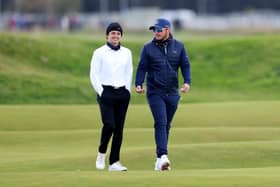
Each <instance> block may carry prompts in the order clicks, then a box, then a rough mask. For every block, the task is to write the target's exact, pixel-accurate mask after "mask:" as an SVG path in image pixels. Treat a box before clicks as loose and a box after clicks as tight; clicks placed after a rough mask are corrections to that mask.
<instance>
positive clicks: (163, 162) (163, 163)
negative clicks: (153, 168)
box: [159, 155, 171, 171]
mask: <svg viewBox="0 0 280 187" xmlns="http://www.w3.org/2000/svg"><path fill="white" fill-rule="evenodd" d="M159 165H160V167H159V168H160V170H161V171H166V170H167V171H169V170H171V167H170V165H171V164H170V161H169V160H168V157H167V155H161V157H160V163H159Z"/></svg>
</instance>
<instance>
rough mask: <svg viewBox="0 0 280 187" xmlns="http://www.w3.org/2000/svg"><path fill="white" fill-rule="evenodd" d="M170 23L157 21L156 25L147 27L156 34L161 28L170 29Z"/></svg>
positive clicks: (163, 20) (165, 20) (161, 19)
mask: <svg viewBox="0 0 280 187" xmlns="http://www.w3.org/2000/svg"><path fill="white" fill-rule="evenodd" d="M170 27H171V25H170V22H169V21H168V20H167V19H163V18H160V19H157V20H156V23H155V24H154V25H152V26H150V27H149V30H153V31H156V32H161V31H162V29H163V28H170Z"/></svg>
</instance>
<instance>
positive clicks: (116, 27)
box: [106, 22, 123, 35]
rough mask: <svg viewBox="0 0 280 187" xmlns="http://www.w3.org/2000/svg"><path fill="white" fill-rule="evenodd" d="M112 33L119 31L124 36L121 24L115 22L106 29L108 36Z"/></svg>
mask: <svg viewBox="0 0 280 187" xmlns="http://www.w3.org/2000/svg"><path fill="white" fill-rule="evenodd" d="M111 31H119V32H121V35H123V30H122V27H121V25H120V24H119V23H117V22H113V23H110V24H109V25H108V27H107V29H106V35H108V34H109V32H111Z"/></svg>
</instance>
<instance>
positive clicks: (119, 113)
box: [97, 86, 130, 165]
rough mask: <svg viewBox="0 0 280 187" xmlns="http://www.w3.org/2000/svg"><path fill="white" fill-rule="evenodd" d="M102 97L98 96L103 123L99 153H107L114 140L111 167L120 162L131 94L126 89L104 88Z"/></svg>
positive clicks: (110, 159) (110, 160) (110, 158)
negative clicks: (109, 144) (110, 143)
mask: <svg viewBox="0 0 280 187" xmlns="http://www.w3.org/2000/svg"><path fill="white" fill-rule="evenodd" d="M103 88H104V90H103V93H102V95H101V97H99V96H97V101H98V103H99V107H100V112H101V118H102V122H103V127H102V132H101V140H100V145H99V148H98V150H99V152H100V153H106V151H107V147H108V143H109V141H110V139H111V137H112V136H113V138H112V145H111V152H110V157H109V163H110V165H111V164H113V163H114V162H116V161H119V160H120V149H121V144H122V139H123V128H124V122H125V117H126V112H127V109H128V104H129V101H130V93H129V91H128V90H127V89H125V87H120V88H118V89H116V88H113V87H111V86H103Z"/></svg>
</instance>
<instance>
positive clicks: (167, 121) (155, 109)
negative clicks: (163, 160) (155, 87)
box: [147, 94, 180, 158]
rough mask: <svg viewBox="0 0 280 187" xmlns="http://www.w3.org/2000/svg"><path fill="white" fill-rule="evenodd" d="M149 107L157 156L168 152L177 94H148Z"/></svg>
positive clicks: (177, 99) (177, 100)
mask: <svg viewBox="0 0 280 187" xmlns="http://www.w3.org/2000/svg"><path fill="white" fill-rule="evenodd" d="M147 99H148V102H149V106H150V109H151V111H152V114H153V118H154V136H155V142H156V153H157V157H158V158H160V157H161V155H164V154H166V155H167V154H168V150H167V145H168V137H169V131H170V127H171V121H172V119H173V116H174V114H175V112H176V110H177V106H178V102H179V99H180V96H179V94H177V95H159V94H148V96H147Z"/></svg>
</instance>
